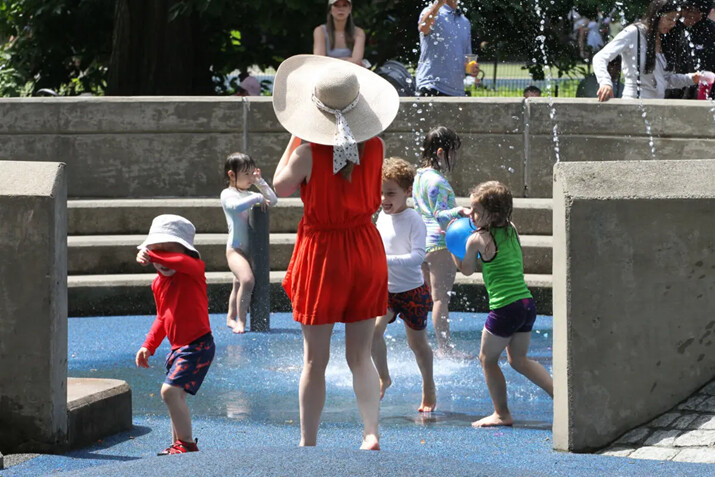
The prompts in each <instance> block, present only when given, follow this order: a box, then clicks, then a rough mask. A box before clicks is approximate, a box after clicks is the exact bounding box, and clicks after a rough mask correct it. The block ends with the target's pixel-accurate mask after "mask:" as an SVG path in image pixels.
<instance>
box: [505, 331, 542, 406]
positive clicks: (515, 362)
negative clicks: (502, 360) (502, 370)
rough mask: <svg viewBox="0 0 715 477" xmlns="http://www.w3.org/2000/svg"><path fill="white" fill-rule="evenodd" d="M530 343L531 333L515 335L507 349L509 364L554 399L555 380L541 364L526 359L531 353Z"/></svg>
mask: <svg viewBox="0 0 715 477" xmlns="http://www.w3.org/2000/svg"><path fill="white" fill-rule="evenodd" d="M529 343H531V332H530V331H529V332H526V333H515V334H514V336H512V337H511V341H510V342H509V345H508V346H507V347H506V353H507V357H508V358H509V364H510V365H511V367H512V368H514V370H515V371H516V372H518V373H521V374H523V375H524V376H526V377H527V378H528V379H529V381H531V382H532V383H534V384H536V385H537V386H539V387H540V388H541V389H543V390H544V391H546V392H547V394H548V395H549V396H551V397H552V398H553V397H554V380H553V379H552V378H551V375H549V372H548V371H546V368H544V367H543V366H542V365H541V363H539V362H537V361H534V360H533V359H529V358H527V357H526V353H527V352H528V351H529Z"/></svg>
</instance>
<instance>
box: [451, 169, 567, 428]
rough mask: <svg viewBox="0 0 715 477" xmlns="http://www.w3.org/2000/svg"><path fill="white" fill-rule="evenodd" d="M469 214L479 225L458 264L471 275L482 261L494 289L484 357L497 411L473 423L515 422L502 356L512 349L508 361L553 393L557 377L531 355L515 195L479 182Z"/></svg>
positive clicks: (531, 314)
mask: <svg viewBox="0 0 715 477" xmlns="http://www.w3.org/2000/svg"><path fill="white" fill-rule="evenodd" d="M470 199H471V205H472V211H471V214H470V217H471V219H472V222H474V225H476V228H477V231H476V232H475V233H473V234H472V235H470V237H469V239H468V240H467V251H466V254H465V255H464V259H463V260H460V259H459V258H457V257H455V256H454V255H453V256H452V259H453V260H454V263H455V265H457V268H459V270H460V271H461V272H462V273H463V274H465V275H471V274H472V273H474V272H475V271H476V270H477V261H478V260H481V262H482V277H483V278H484V286H485V287H486V289H487V294H488V295H489V310H490V311H489V316H488V317H487V321H486V323H485V324H484V330H483V331H482V345H481V350H480V352H479V360H480V361H481V363H482V368H483V369H484V377H485V379H486V381H487V387H488V388H489V395H490V396H491V398H492V402H493V403H494V413H493V414H491V415H490V416H487V417H485V418H482V419H480V420H478V421H475V422H473V423H472V426H474V427H490V426H511V425H512V424H513V422H514V419H513V418H512V416H511V413H510V412H509V407H508V406H507V395H506V381H505V380H504V374H503V373H502V371H501V368H500V367H499V357H500V356H501V354H502V352H503V351H504V349H506V350H507V356H508V358H509V364H510V365H511V367H512V368H514V370H516V371H517V372H519V373H521V374H523V375H524V376H526V377H527V378H528V379H529V380H530V381H531V382H533V383H534V384H536V385H537V386H539V387H540V388H541V389H543V390H544V391H546V392H547V393H548V394H549V396H551V397H552V398H553V396H554V382H553V379H552V378H551V376H550V375H549V373H548V371H546V369H545V368H544V367H543V366H542V365H541V364H540V363H538V362H537V361H534V360H531V359H529V358H527V356H526V353H527V351H528V350H529V343H530V341H531V329H532V327H533V326H534V321H535V320H536V305H535V304H534V299H533V298H532V296H531V292H530V291H529V289H528V288H527V286H526V281H525V280H524V262H523V259H522V253H521V243H520V241H519V233H518V232H517V230H516V227H515V226H514V224H513V223H512V222H511V213H512V207H513V205H512V203H513V200H512V195H511V191H510V190H509V188H508V187H507V186H505V185H504V184H502V183H500V182H497V181H489V182H484V183H482V184H479V185H478V186H477V187H475V188H474V189H473V190H472V193H471V195H470Z"/></svg>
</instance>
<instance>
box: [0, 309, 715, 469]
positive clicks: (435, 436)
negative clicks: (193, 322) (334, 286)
mask: <svg viewBox="0 0 715 477" xmlns="http://www.w3.org/2000/svg"><path fill="white" fill-rule="evenodd" d="M451 318H452V334H453V339H454V342H455V344H456V347H457V348H458V349H459V350H462V351H465V352H468V353H472V354H475V355H476V354H477V353H478V351H479V342H480V336H481V329H482V327H483V325H484V320H485V318H486V315H484V314H473V313H453V314H452V315H451ZM152 319H153V317H149V316H122V317H101V318H73V319H70V321H69V360H68V361H69V364H68V366H69V374H70V376H73V377H103V378H115V379H123V380H125V381H127V382H128V383H129V385H130V386H131V389H132V400H133V414H134V429H133V430H132V431H130V432H125V433H122V434H118V435H115V436H112V437H110V438H107V439H104V440H103V441H101V442H97V443H96V444H95V445H93V446H91V447H88V448H84V449H81V450H76V451H72V452H69V453H66V454H64V455H40V456H38V457H35V458H33V459H31V460H29V461H27V462H24V463H22V464H18V465H15V466H13V467H10V468H9V469H6V470H4V471H0V475H2V476H5V477H10V476H16V475H44V474H52V473H58V472H68V471H69V472H70V474H72V475H130V474H132V475H171V474H184V475H195V474H198V473H199V472H200V473H202V474H205V475H219V474H229V475H290V474H292V475H376V474H383V473H384V474H387V475H433V474H435V473H437V472H440V473H445V472H447V473H452V474H455V475H564V476H566V475H568V476H580V475H588V476H591V475H609V476H617V475H628V476H636V475H688V476H690V475H692V476H695V475H698V476H700V475H715V469H713V467H712V466H710V465H706V464H683V463H676V462H663V461H648V460H635V459H627V458H619V457H607V456H601V455H589V454H568V453H560V452H556V451H554V450H553V449H552V442H551V422H552V417H553V409H552V401H551V399H550V398H549V397H548V396H547V395H546V394H545V393H543V392H542V391H541V390H540V389H538V388H537V387H536V386H535V385H533V384H531V383H530V382H528V381H527V380H526V379H525V378H523V377H522V376H521V375H519V374H518V373H516V372H514V371H513V370H512V369H511V368H510V367H509V366H508V364H506V362H505V360H504V362H503V369H504V374H505V376H506V379H507V383H508V391H509V403H510V408H511V410H512V414H513V415H514V417H515V419H516V422H515V425H514V427H513V428H493V429H473V428H472V427H471V426H470V423H471V422H472V421H474V420H476V419H478V418H480V417H482V416H484V415H486V414H488V413H490V412H491V409H492V408H491V401H490V399H489V394H488V391H487V388H486V385H485V383H484V377H483V374H482V370H481V366H480V365H479V362H478V360H466V361H455V360H449V359H446V360H435V381H436V385H437V394H438V404H437V412H434V413H432V414H426V415H425V414H420V413H418V412H417V411H416V408H417V406H418V405H419V403H420V397H421V378H420V375H419V371H418V369H417V365H416V364H415V361H414V358H413V355H412V352H411V351H410V350H409V348H408V346H407V344H406V341H405V331H404V327H403V325H402V323H400V322H399V320H398V322H396V323H393V324H391V325H390V326H389V327H388V330H387V335H386V340H387V344H388V363H389V365H390V371H391V375H392V380H393V384H392V387H390V388H389V389H388V391H387V394H386V396H385V399H384V400H383V401H382V406H381V410H380V431H381V445H382V449H383V451H382V452H359V451H357V450H356V449H357V448H358V447H359V445H360V442H361V434H360V431H361V425H360V417H359V414H358V411H357V406H356V404H355V397H354V394H353V392H352V381H351V376H350V373H349V370H348V368H347V364H346V363H345V358H344V349H345V344H344V337H345V334H344V327H343V326H342V325H336V327H335V329H334V332H333V340H332V349H331V362H330V364H329V366H328V370H327V373H326V381H327V401H326V405H325V409H324V412H323V421H322V424H321V429H320V433H319V436H318V447H317V448H312V449H300V448H297V447H296V446H297V443H298V440H299V437H300V430H299V415H298V380H299V377H300V370H301V362H302V337H301V333H300V326H299V325H298V324H296V323H295V322H293V321H292V318H291V316H290V315H289V314H285V313H276V314H273V315H272V316H271V328H272V331H271V332H269V333H247V334H246V335H242V336H240V335H234V334H232V333H231V332H230V330H229V329H228V328H226V326H225V316H224V315H211V325H212V328H213V331H214V337H215V341H216V345H217V351H216V358H215V361H214V364H213V365H212V367H211V370H210V371H209V374H208V377H207V378H206V381H205V382H204V385H203V386H202V388H201V390H200V391H199V394H198V396H196V397H193V398H192V397H190V398H189V400H188V402H189V407H190V409H191V412H192V416H193V423H194V436H196V437H198V439H199V447H200V449H201V452H199V453H196V454H190V455H185V456H175V457H155V454H156V452H157V451H159V450H161V449H163V448H164V447H166V446H167V445H168V444H169V443H170V442H169V441H170V436H171V432H170V422H169V419H168V415H167V411H166V408H165V407H164V404H163V403H162V402H161V398H160V396H159V388H160V385H161V382H162V380H163V376H164V368H163V363H164V356H165V354H166V352H167V351H168V344H167V343H166V342H164V344H163V345H162V347H161V348H160V349H159V350H158V351H157V352H156V354H155V356H154V357H152V358H151V359H150V365H151V368H150V369H137V368H136V367H135V366H134V354H135V353H136V350H137V349H138V347H139V346H140V345H141V343H142V341H143V338H144V335H145V334H146V332H147V331H148V329H149V327H150V325H151V321H152ZM534 330H535V331H534V333H532V346H531V352H530V355H531V356H532V357H533V358H534V359H537V360H539V361H541V362H542V363H543V364H544V365H545V366H546V368H547V369H548V370H549V371H551V354H552V353H551V340H552V336H551V332H552V322H551V317H542V316H540V317H538V319H537V322H536V325H535V328H534ZM429 332H430V334H431V332H432V327H431V325H430V326H429ZM430 338H431V341H432V342H434V336H433V335H431V336H430Z"/></svg>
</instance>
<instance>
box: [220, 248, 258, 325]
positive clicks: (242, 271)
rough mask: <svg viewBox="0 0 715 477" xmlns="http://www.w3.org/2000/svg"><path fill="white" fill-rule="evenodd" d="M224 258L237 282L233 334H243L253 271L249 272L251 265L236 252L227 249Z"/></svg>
mask: <svg viewBox="0 0 715 477" xmlns="http://www.w3.org/2000/svg"><path fill="white" fill-rule="evenodd" d="M226 258H227V260H228V267H229V268H230V269H231V272H233V275H234V276H235V277H236V279H238V282H239V287H238V293H237V295H236V301H237V302H238V315H237V317H236V318H237V319H236V322H237V324H236V326H235V327H234V329H233V332H234V333H243V332H245V331H246V315H247V314H248V308H249V307H250V305H251V294H252V293H253V285H254V279H253V270H251V264H250V263H248V260H247V259H246V257H245V256H244V255H243V254H242V253H240V252H238V251H237V250H234V249H228V250H227V251H226Z"/></svg>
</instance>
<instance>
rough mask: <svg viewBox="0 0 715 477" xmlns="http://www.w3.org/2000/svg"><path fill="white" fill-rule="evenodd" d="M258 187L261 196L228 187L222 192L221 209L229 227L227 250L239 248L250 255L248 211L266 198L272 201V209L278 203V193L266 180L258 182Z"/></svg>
mask: <svg viewBox="0 0 715 477" xmlns="http://www.w3.org/2000/svg"><path fill="white" fill-rule="evenodd" d="M256 187H258V190H260V191H261V193H260V194H259V193H257V192H251V191H248V190H238V189H236V188H234V187H227V188H225V189H224V190H223V191H221V207H223V213H224V215H226V224H227V225H228V243H227V244H226V248H237V249H240V250H242V251H243V252H246V253H248V246H249V243H248V211H249V210H251V207H253V206H254V205H256V204H260V203H261V202H262V201H263V199H264V197H265V198H266V199H267V200H268V201H270V205H271V207H273V206H274V205H276V203H277V202H278V197H276V193H275V192H273V189H271V186H269V185H268V183H267V182H266V181H265V180H264V179H261V180H260V181H258V182H256Z"/></svg>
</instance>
